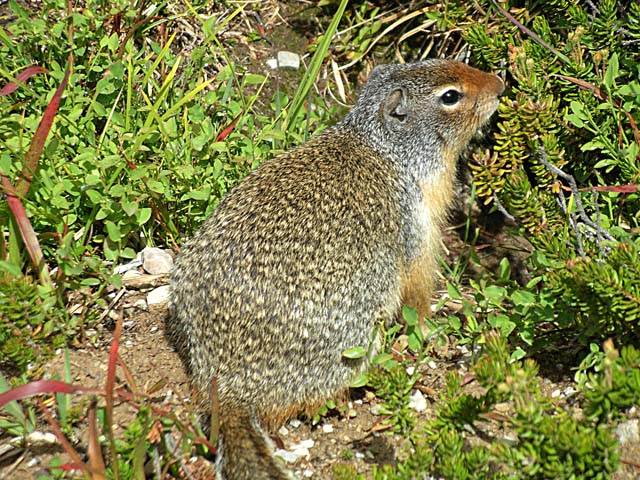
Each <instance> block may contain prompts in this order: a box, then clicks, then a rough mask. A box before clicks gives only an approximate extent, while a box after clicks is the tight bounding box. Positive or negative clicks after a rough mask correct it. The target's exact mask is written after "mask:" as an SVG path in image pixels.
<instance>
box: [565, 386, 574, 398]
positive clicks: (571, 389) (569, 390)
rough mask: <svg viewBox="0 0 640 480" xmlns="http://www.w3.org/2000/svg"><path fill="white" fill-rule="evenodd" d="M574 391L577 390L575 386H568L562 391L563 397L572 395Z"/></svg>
mask: <svg viewBox="0 0 640 480" xmlns="http://www.w3.org/2000/svg"><path fill="white" fill-rule="evenodd" d="M576 392H577V390H576V389H575V388H573V387H571V386H569V387H567V388H565V389H564V390H563V391H562V395H563V396H564V397H572V396H573V395H575V394H576Z"/></svg>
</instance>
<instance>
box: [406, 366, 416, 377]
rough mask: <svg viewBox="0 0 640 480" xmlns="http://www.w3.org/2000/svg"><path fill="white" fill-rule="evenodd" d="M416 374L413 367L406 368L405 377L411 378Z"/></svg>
mask: <svg viewBox="0 0 640 480" xmlns="http://www.w3.org/2000/svg"><path fill="white" fill-rule="evenodd" d="M415 372H416V367H414V366H413V365H412V366H410V367H407V375H409V376H411V375H413V374H414V373H415Z"/></svg>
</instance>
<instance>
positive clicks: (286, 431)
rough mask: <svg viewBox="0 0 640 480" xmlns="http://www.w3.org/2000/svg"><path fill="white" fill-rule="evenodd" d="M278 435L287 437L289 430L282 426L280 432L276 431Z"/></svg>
mask: <svg viewBox="0 0 640 480" xmlns="http://www.w3.org/2000/svg"><path fill="white" fill-rule="evenodd" d="M278 435H282V436H283V437H286V436H287V435H289V430H287V427H285V426H284V425H283V426H281V427H280V430H278Z"/></svg>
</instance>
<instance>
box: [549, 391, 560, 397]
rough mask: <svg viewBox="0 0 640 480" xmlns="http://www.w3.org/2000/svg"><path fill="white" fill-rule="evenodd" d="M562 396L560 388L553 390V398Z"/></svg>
mask: <svg viewBox="0 0 640 480" xmlns="http://www.w3.org/2000/svg"><path fill="white" fill-rule="evenodd" d="M559 397H560V390H558V389H556V390H554V391H553V392H551V398H559Z"/></svg>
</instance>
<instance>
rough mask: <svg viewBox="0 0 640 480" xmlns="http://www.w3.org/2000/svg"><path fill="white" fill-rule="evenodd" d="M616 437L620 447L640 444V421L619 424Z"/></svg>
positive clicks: (634, 420)
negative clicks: (628, 444)
mask: <svg viewBox="0 0 640 480" xmlns="http://www.w3.org/2000/svg"><path fill="white" fill-rule="evenodd" d="M616 435H617V436H618V440H619V441H620V445H625V444H627V443H630V442H631V443H638V442H639V441H640V420H638V419H637V418H635V419H633V420H627V421H626V422H622V423H619V424H618V426H617V427H616Z"/></svg>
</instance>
